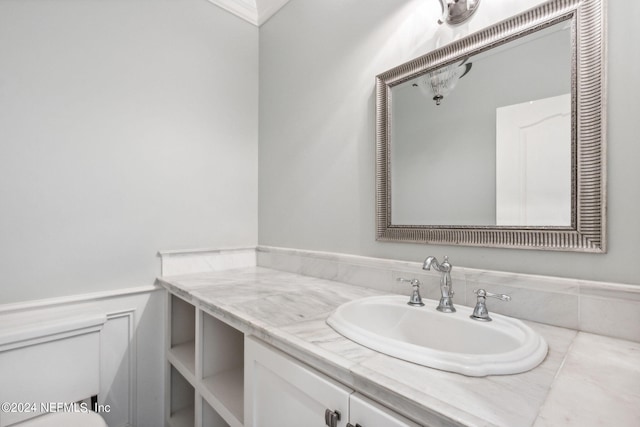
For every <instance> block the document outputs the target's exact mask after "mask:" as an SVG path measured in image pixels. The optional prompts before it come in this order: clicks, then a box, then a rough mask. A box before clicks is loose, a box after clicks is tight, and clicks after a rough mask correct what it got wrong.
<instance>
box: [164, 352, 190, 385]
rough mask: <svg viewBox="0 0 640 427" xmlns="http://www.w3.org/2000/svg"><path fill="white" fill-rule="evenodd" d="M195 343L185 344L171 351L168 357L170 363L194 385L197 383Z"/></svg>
mask: <svg viewBox="0 0 640 427" xmlns="http://www.w3.org/2000/svg"><path fill="white" fill-rule="evenodd" d="M195 353H196V347H195V341H189V342H185V343H182V344H179V345H176V346H174V347H171V348H170V349H169V353H168V355H167V357H168V359H169V362H170V363H171V364H172V365H173V366H174V367H175V368H176V369H177V370H178V371H179V372H180V374H182V376H184V377H185V379H186V380H187V381H189V382H190V383H191V384H192V385H194V384H195V381H196V376H195V372H196V364H195Z"/></svg>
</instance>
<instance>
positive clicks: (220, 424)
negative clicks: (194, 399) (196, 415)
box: [202, 399, 231, 427]
mask: <svg viewBox="0 0 640 427" xmlns="http://www.w3.org/2000/svg"><path fill="white" fill-rule="evenodd" d="M202 427H231V426H230V425H229V423H227V422H226V421H225V420H224V418H222V417H221V416H220V415H219V414H218V413H217V412H216V411H214V409H213V408H212V407H211V406H210V405H209V403H208V402H207V401H206V400H205V399H202Z"/></svg>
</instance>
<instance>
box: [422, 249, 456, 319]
mask: <svg viewBox="0 0 640 427" xmlns="http://www.w3.org/2000/svg"><path fill="white" fill-rule="evenodd" d="M431 267H433V269H434V270H436V271H439V272H440V273H442V276H441V277H440V294H441V297H440V303H439V304H438V307H436V310H438V311H441V312H443V313H455V312H456V308H455V307H454V306H453V283H452V282H451V268H452V266H451V264H449V258H448V257H446V256H445V257H444V260H443V261H442V263H438V260H437V259H436V257H434V256H429V257H427V258H426V259H425V260H424V264H423V265H422V269H423V270H431Z"/></svg>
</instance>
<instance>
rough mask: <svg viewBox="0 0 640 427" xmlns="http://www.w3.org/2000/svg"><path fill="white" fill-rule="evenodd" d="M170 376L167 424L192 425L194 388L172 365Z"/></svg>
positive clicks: (173, 426) (182, 426)
mask: <svg viewBox="0 0 640 427" xmlns="http://www.w3.org/2000/svg"><path fill="white" fill-rule="evenodd" d="M170 376H171V377H170V387H171V388H170V394H171V397H170V407H169V419H168V424H169V425H170V426H171V427H193V425H194V418H195V417H194V402H195V389H194V388H193V387H192V386H191V384H189V382H188V381H187V380H186V379H185V378H184V377H183V376H182V375H181V374H180V372H178V371H177V370H176V369H175V368H174V367H173V366H172V367H171V369H170Z"/></svg>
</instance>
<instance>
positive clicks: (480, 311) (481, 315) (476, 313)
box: [469, 289, 511, 322]
mask: <svg viewBox="0 0 640 427" xmlns="http://www.w3.org/2000/svg"><path fill="white" fill-rule="evenodd" d="M473 293H474V294H476V295H478V301H477V302H476V306H475V308H474V309H473V314H471V315H470V316H469V317H471V318H472V319H473V320H479V321H481V322H491V317H489V310H488V309H487V304H486V300H487V297H490V298H496V299H499V300H500V301H511V297H510V296H509V295H505V294H493V293H491V292H487V291H485V290H484V289H474V290H473Z"/></svg>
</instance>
